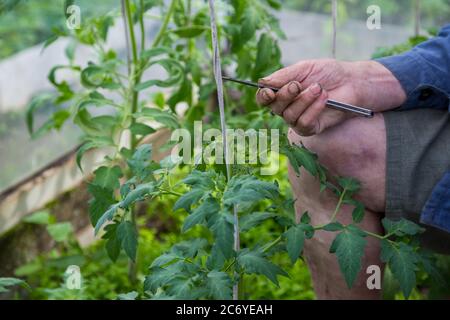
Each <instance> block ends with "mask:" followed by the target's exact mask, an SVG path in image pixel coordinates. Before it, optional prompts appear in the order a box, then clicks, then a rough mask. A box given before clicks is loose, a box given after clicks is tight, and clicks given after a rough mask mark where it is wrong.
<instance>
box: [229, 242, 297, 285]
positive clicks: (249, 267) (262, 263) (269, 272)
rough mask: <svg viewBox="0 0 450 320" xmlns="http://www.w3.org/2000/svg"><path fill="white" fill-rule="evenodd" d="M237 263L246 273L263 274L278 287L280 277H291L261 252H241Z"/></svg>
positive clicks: (245, 250) (247, 250) (244, 250)
mask: <svg viewBox="0 0 450 320" xmlns="http://www.w3.org/2000/svg"><path fill="white" fill-rule="evenodd" d="M237 263H238V265H239V266H240V267H241V268H242V269H243V270H244V272H245V273H249V274H251V273H256V274H262V275H264V276H266V277H267V278H268V279H269V280H270V281H272V282H273V283H274V284H275V285H277V286H278V279H277V276H278V275H282V276H286V277H288V276H289V275H288V274H287V273H286V272H285V271H284V270H283V269H281V268H280V267H278V266H276V265H274V264H273V263H272V262H270V261H269V260H267V259H266V258H265V257H264V256H263V254H262V253H261V252H259V251H250V250H249V249H243V250H241V251H240V252H239V255H238V257H237Z"/></svg>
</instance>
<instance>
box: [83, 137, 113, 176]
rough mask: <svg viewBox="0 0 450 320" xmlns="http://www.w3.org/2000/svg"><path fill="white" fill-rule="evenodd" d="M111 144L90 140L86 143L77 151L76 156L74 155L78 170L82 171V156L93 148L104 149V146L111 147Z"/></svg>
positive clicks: (105, 141) (107, 141) (106, 141)
mask: <svg viewBox="0 0 450 320" xmlns="http://www.w3.org/2000/svg"><path fill="white" fill-rule="evenodd" d="M111 145H112V142H111V141H109V140H106V139H96V140H92V141H89V142H86V143H85V144H83V145H82V146H81V147H80V148H79V149H78V151H77V155H76V162H77V166H78V168H79V169H80V170H81V171H83V169H82V168H81V159H82V157H83V156H84V154H85V153H86V152H87V151H89V150H91V149H94V148H100V147H105V146H111Z"/></svg>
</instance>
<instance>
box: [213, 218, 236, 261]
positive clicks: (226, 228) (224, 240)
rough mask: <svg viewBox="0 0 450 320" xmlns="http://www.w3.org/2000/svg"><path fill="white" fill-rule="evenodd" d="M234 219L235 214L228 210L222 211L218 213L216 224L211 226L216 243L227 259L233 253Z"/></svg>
mask: <svg viewBox="0 0 450 320" xmlns="http://www.w3.org/2000/svg"><path fill="white" fill-rule="evenodd" d="M232 221H233V216H232V215H231V214H230V213H229V212H227V211H222V212H220V213H219V214H217V216H216V217H215V221H214V224H213V225H212V226H211V231H212V233H213V234H214V239H215V244H216V245H217V248H218V249H219V250H220V251H221V252H222V253H223V255H224V256H225V257H226V258H227V259H228V258H230V257H231V256H232V255H233V244H234V238H233V234H234V230H233V229H234V228H233V223H232Z"/></svg>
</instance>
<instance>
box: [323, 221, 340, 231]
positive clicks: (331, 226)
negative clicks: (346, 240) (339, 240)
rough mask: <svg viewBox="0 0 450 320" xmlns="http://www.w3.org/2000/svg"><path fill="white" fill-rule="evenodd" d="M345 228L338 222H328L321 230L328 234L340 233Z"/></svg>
mask: <svg viewBox="0 0 450 320" xmlns="http://www.w3.org/2000/svg"><path fill="white" fill-rule="evenodd" d="M344 228H345V227H344V226H343V225H342V224H341V223H340V222H330V223H328V224H327V225H325V226H324V227H323V228H322V229H323V230H325V231H329V232H335V231H341V230H343V229H344Z"/></svg>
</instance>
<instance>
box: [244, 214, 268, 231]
mask: <svg viewBox="0 0 450 320" xmlns="http://www.w3.org/2000/svg"><path fill="white" fill-rule="evenodd" d="M272 217H275V215H274V214H273V213H270V212H253V213H250V214H247V215H245V216H243V217H242V218H241V219H240V222H239V228H240V230H241V232H246V231H248V230H250V229H252V228H254V227H256V226H258V225H260V224H261V223H262V222H263V221H265V220H267V219H270V218H272Z"/></svg>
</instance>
